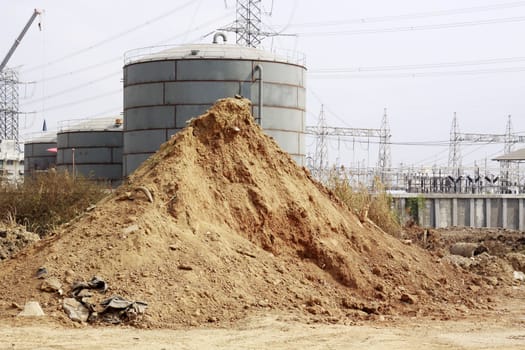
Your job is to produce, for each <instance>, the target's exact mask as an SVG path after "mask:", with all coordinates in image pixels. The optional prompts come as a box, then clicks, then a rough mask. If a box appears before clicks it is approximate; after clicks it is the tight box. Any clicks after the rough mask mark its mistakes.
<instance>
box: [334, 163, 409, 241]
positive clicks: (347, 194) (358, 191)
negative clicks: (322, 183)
mask: <svg viewBox="0 0 525 350" xmlns="http://www.w3.org/2000/svg"><path fill="white" fill-rule="evenodd" d="M326 186H327V187H328V188H329V189H330V190H332V191H333V192H334V193H335V195H336V196H337V197H338V198H339V199H340V200H341V201H342V202H343V203H345V205H346V206H347V207H348V208H349V209H350V210H351V211H352V212H354V213H355V214H356V215H357V217H358V218H359V220H360V221H361V222H364V221H365V220H366V219H370V220H372V222H374V223H375V224H376V225H377V226H379V227H380V228H381V229H382V230H383V231H385V232H387V233H389V234H391V235H392V236H395V237H399V235H400V232H401V225H400V224H399V220H398V218H397V217H396V215H395V213H394V211H393V210H392V208H391V204H392V198H391V197H390V196H389V195H388V193H387V192H386V191H385V187H384V186H383V184H382V183H381V182H380V181H379V179H377V178H376V179H375V181H374V188H373V191H369V189H368V188H367V187H366V186H365V185H363V184H359V187H358V188H353V187H352V186H351V185H350V181H349V178H348V175H347V174H346V173H345V172H344V171H339V170H338V169H336V168H333V169H332V170H331V171H330V174H329V175H328V178H327V182H326Z"/></svg>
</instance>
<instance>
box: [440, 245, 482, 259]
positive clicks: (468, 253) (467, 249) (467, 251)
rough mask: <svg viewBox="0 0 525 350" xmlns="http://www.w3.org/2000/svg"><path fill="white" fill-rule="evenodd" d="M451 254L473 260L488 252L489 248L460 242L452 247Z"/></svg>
mask: <svg viewBox="0 0 525 350" xmlns="http://www.w3.org/2000/svg"><path fill="white" fill-rule="evenodd" d="M449 251H450V254H454V255H460V256H464V257H465V258H472V257H473V256H475V255H479V254H481V253H484V252H488V251H489V250H488V248H487V247H485V246H483V245H481V244H477V243H467V242H458V243H455V244H453V245H451V246H450V249H449Z"/></svg>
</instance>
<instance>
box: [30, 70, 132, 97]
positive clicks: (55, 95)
mask: <svg viewBox="0 0 525 350" xmlns="http://www.w3.org/2000/svg"><path fill="white" fill-rule="evenodd" d="M121 74H122V71H121V70H119V71H118V72H112V73H110V74H106V75H104V76H102V77H100V78H97V79H94V80H91V81H87V82H85V83H82V84H79V85H76V86H72V87H69V88H67V89H64V90H60V91H57V92H55V93H53V94H49V95H46V96H42V97H39V98H36V99H33V100H30V101H28V102H26V103H25V105H30V104H33V103H37V102H40V101H44V100H47V99H50V98H53V97H57V96H61V95H64V94H67V93H69V92H71V91H75V90H78V89H81V88H84V87H87V86H90V85H93V84H96V83H98V82H101V81H104V80H107V79H110V78H113V77H116V76H118V75H121Z"/></svg>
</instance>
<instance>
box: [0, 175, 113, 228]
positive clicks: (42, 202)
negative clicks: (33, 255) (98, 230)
mask: <svg viewBox="0 0 525 350" xmlns="http://www.w3.org/2000/svg"><path fill="white" fill-rule="evenodd" d="M104 195H105V187H104V186H103V185H101V184H99V183H96V182H94V181H91V180H89V179H86V178H84V177H79V176H77V177H75V178H73V177H72V176H70V175H69V174H68V173H65V172H47V173H39V174H35V175H34V176H31V177H26V178H25V179H24V181H23V182H20V183H17V184H6V183H4V184H3V185H2V186H0V212H2V213H4V217H3V218H0V219H2V220H6V221H7V222H13V221H15V222H16V223H17V224H20V225H24V226H26V229H27V230H28V231H32V232H35V233H38V234H39V235H41V236H43V235H45V234H46V233H48V232H49V231H50V230H52V229H53V228H54V227H55V226H57V225H60V224H62V223H65V222H67V221H69V220H71V219H73V218H74V217H75V216H76V215H78V214H79V213H80V212H82V211H84V210H85V209H86V208H87V207H88V206H90V205H91V204H93V203H96V202H97V201H99V200H100V199H101V198H102V197H103V196H104Z"/></svg>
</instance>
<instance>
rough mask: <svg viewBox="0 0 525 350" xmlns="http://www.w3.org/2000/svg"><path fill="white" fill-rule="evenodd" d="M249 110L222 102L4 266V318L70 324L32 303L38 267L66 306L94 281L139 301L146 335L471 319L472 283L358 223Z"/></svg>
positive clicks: (241, 102) (56, 308)
mask: <svg viewBox="0 0 525 350" xmlns="http://www.w3.org/2000/svg"><path fill="white" fill-rule="evenodd" d="M249 111H250V102H249V101H248V100H245V99H224V100H219V101H218V102H217V104H216V105H215V106H214V107H212V108H211V109H210V110H209V111H208V112H207V113H205V114H204V115H203V116H201V117H199V118H196V119H194V120H192V121H191V123H189V125H188V127H187V128H186V129H185V130H183V131H181V132H179V133H178V134H176V135H175V136H174V137H173V138H172V139H171V140H169V141H168V142H166V143H165V144H163V145H162V146H161V148H160V150H159V151H158V152H157V153H156V154H155V155H154V156H152V157H151V158H149V159H148V160H147V161H146V162H145V163H144V164H143V165H142V166H141V167H140V168H139V169H137V171H136V172H135V173H134V174H132V176H131V177H130V179H129V183H127V184H125V185H123V186H121V187H120V188H119V189H118V190H117V191H116V192H115V193H114V194H113V195H111V196H109V197H107V198H106V199H104V200H102V201H101V202H100V203H98V205H97V207H96V208H95V209H94V210H92V211H90V212H88V213H86V214H85V215H84V216H83V217H81V218H80V219H78V220H77V221H75V222H73V223H70V225H67V226H64V227H62V228H61V229H60V230H59V231H58V232H56V233H55V234H54V235H53V236H52V237H50V238H48V239H46V240H43V241H41V242H40V243H38V244H36V245H34V246H32V247H30V248H29V249H27V250H25V251H24V252H23V253H22V254H19V255H18V256H17V258H16V259H11V260H9V261H6V262H4V263H3V265H2V268H1V269H0V270H1V271H0V278H1V279H2V280H3V281H4V283H5V284H6V285H9V286H11V287H10V288H8V289H3V290H0V300H2V301H3V303H4V308H5V309H8V307H9V305H11V304H12V303H13V302H16V303H22V302H23V301H25V300H38V301H40V303H41V305H42V306H43V307H44V310H45V311H46V312H47V313H51V314H54V315H56V316H57V317H59V318H60V317H62V318H65V316H64V314H63V312H62V311H60V309H61V297H60V296H59V295H57V294H56V293H55V294H54V293H46V292H41V291H40V290H39V286H40V284H41V281H39V280H37V279H36V278H35V277H34V273H35V271H37V269H38V268H40V267H42V266H44V267H46V269H47V271H48V273H49V276H50V277H55V278H57V279H58V280H59V281H61V282H62V283H63V285H64V289H65V290H64V291H65V292H66V293H68V291H69V287H68V286H70V284H71V283H72V282H74V281H75V280H89V279H90V278H91V277H92V276H95V275H96V276H100V277H101V278H103V279H104V280H105V281H106V282H107V284H108V288H109V289H108V291H107V292H106V294H105V295H104V296H98V295H95V296H94V297H93V298H95V299H97V298H98V299H99V300H100V299H102V298H106V297H107V296H108V295H114V294H118V295H120V296H122V297H124V298H127V299H129V300H143V301H146V302H148V309H147V313H146V317H145V319H143V320H141V322H142V323H141V324H143V325H144V324H145V325H149V326H155V327H160V326H162V327H164V326H174V325H181V324H184V325H195V324H201V323H216V322H219V323H221V324H222V323H224V322H231V321H236V320H239V319H242V318H244V317H246V316H248V315H252V314H254V313H258V312H264V313H268V312H279V313H281V312H285V313H292V314H296V315H301V317H311V318H314V319H318V320H324V321H327V322H347V321H351V320H353V319H355V318H360V317H374V316H373V315H377V314H386V315H390V314H393V315H395V314H398V313H402V314H410V315H427V314H434V313H440V314H442V313H443V310H445V313H446V314H447V315H448V316H450V315H451V314H453V313H454V312H455V310H456V309H455V308H454V305H458V304H467V305H470V306H475V304H476V302H475V300H474V299H471V298H472V297H471V296H469V289H468V288H467V286H468V285H469V281H470V278H471V275H469V274H466V273H463V272H462V271H461V270H460V269H458V268H456V267H454V266H453V265H452V264H442V263H441V262H440V259H439V258H437V257H436V256H432V255H430V254H429V253H428V252H426V251H424V250H423V249H421V248H419V247H417V246H415V245H409V244H404V243H402V242H401V241H399V240H397V239H395V238H393V237H391V236H389V235H387V234H385V233H384V232H383V231H381V230H380V229H379V228H377V226H375V225H374V224H373V223H372V222H370V221H367V222H365V223H360V222H359V220H358V219H357V218H356V216H355V215H354V214H352V213H350V212H349V211H348V210H347V209H345V207H344V206H343V205H342V204H341V203H340V202H339V201H338V200H337V199H336V198H335V197H334V195H333V194H332V193H331V192H329V191H328V190H326V189H325V188H324V187H323V186H321V185H320V184H319V183H317V182H316V181H314V180H313V179H312V178H311V177H310V175H309V173H308V171H307V170H305V169H304V168H300V167H298V166H297V165H296V163H294V162H293V161H292V160H291V158H290V157H289V156H288V155H287V154H286V153H285V152H283V151H282V150H281V149H280V148H279V147H278V146H277V144H276V143H275V142H274V141H273V140H272V139H271V138H270V137H268V136H266V135H265V134H264V133H263V132H262V130H261V128H260V127H259V126H258V125H256V124H255V122H254V120H253V117H252V116H251V115H250V112H249ZM467 301H468V302H467ZM14 313H15V311H14V310H11V311H8V312H7V314H10V315H13V314H14ZM4 314H5V313H4ZM370 315H372V316H370Z"/></svg>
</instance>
